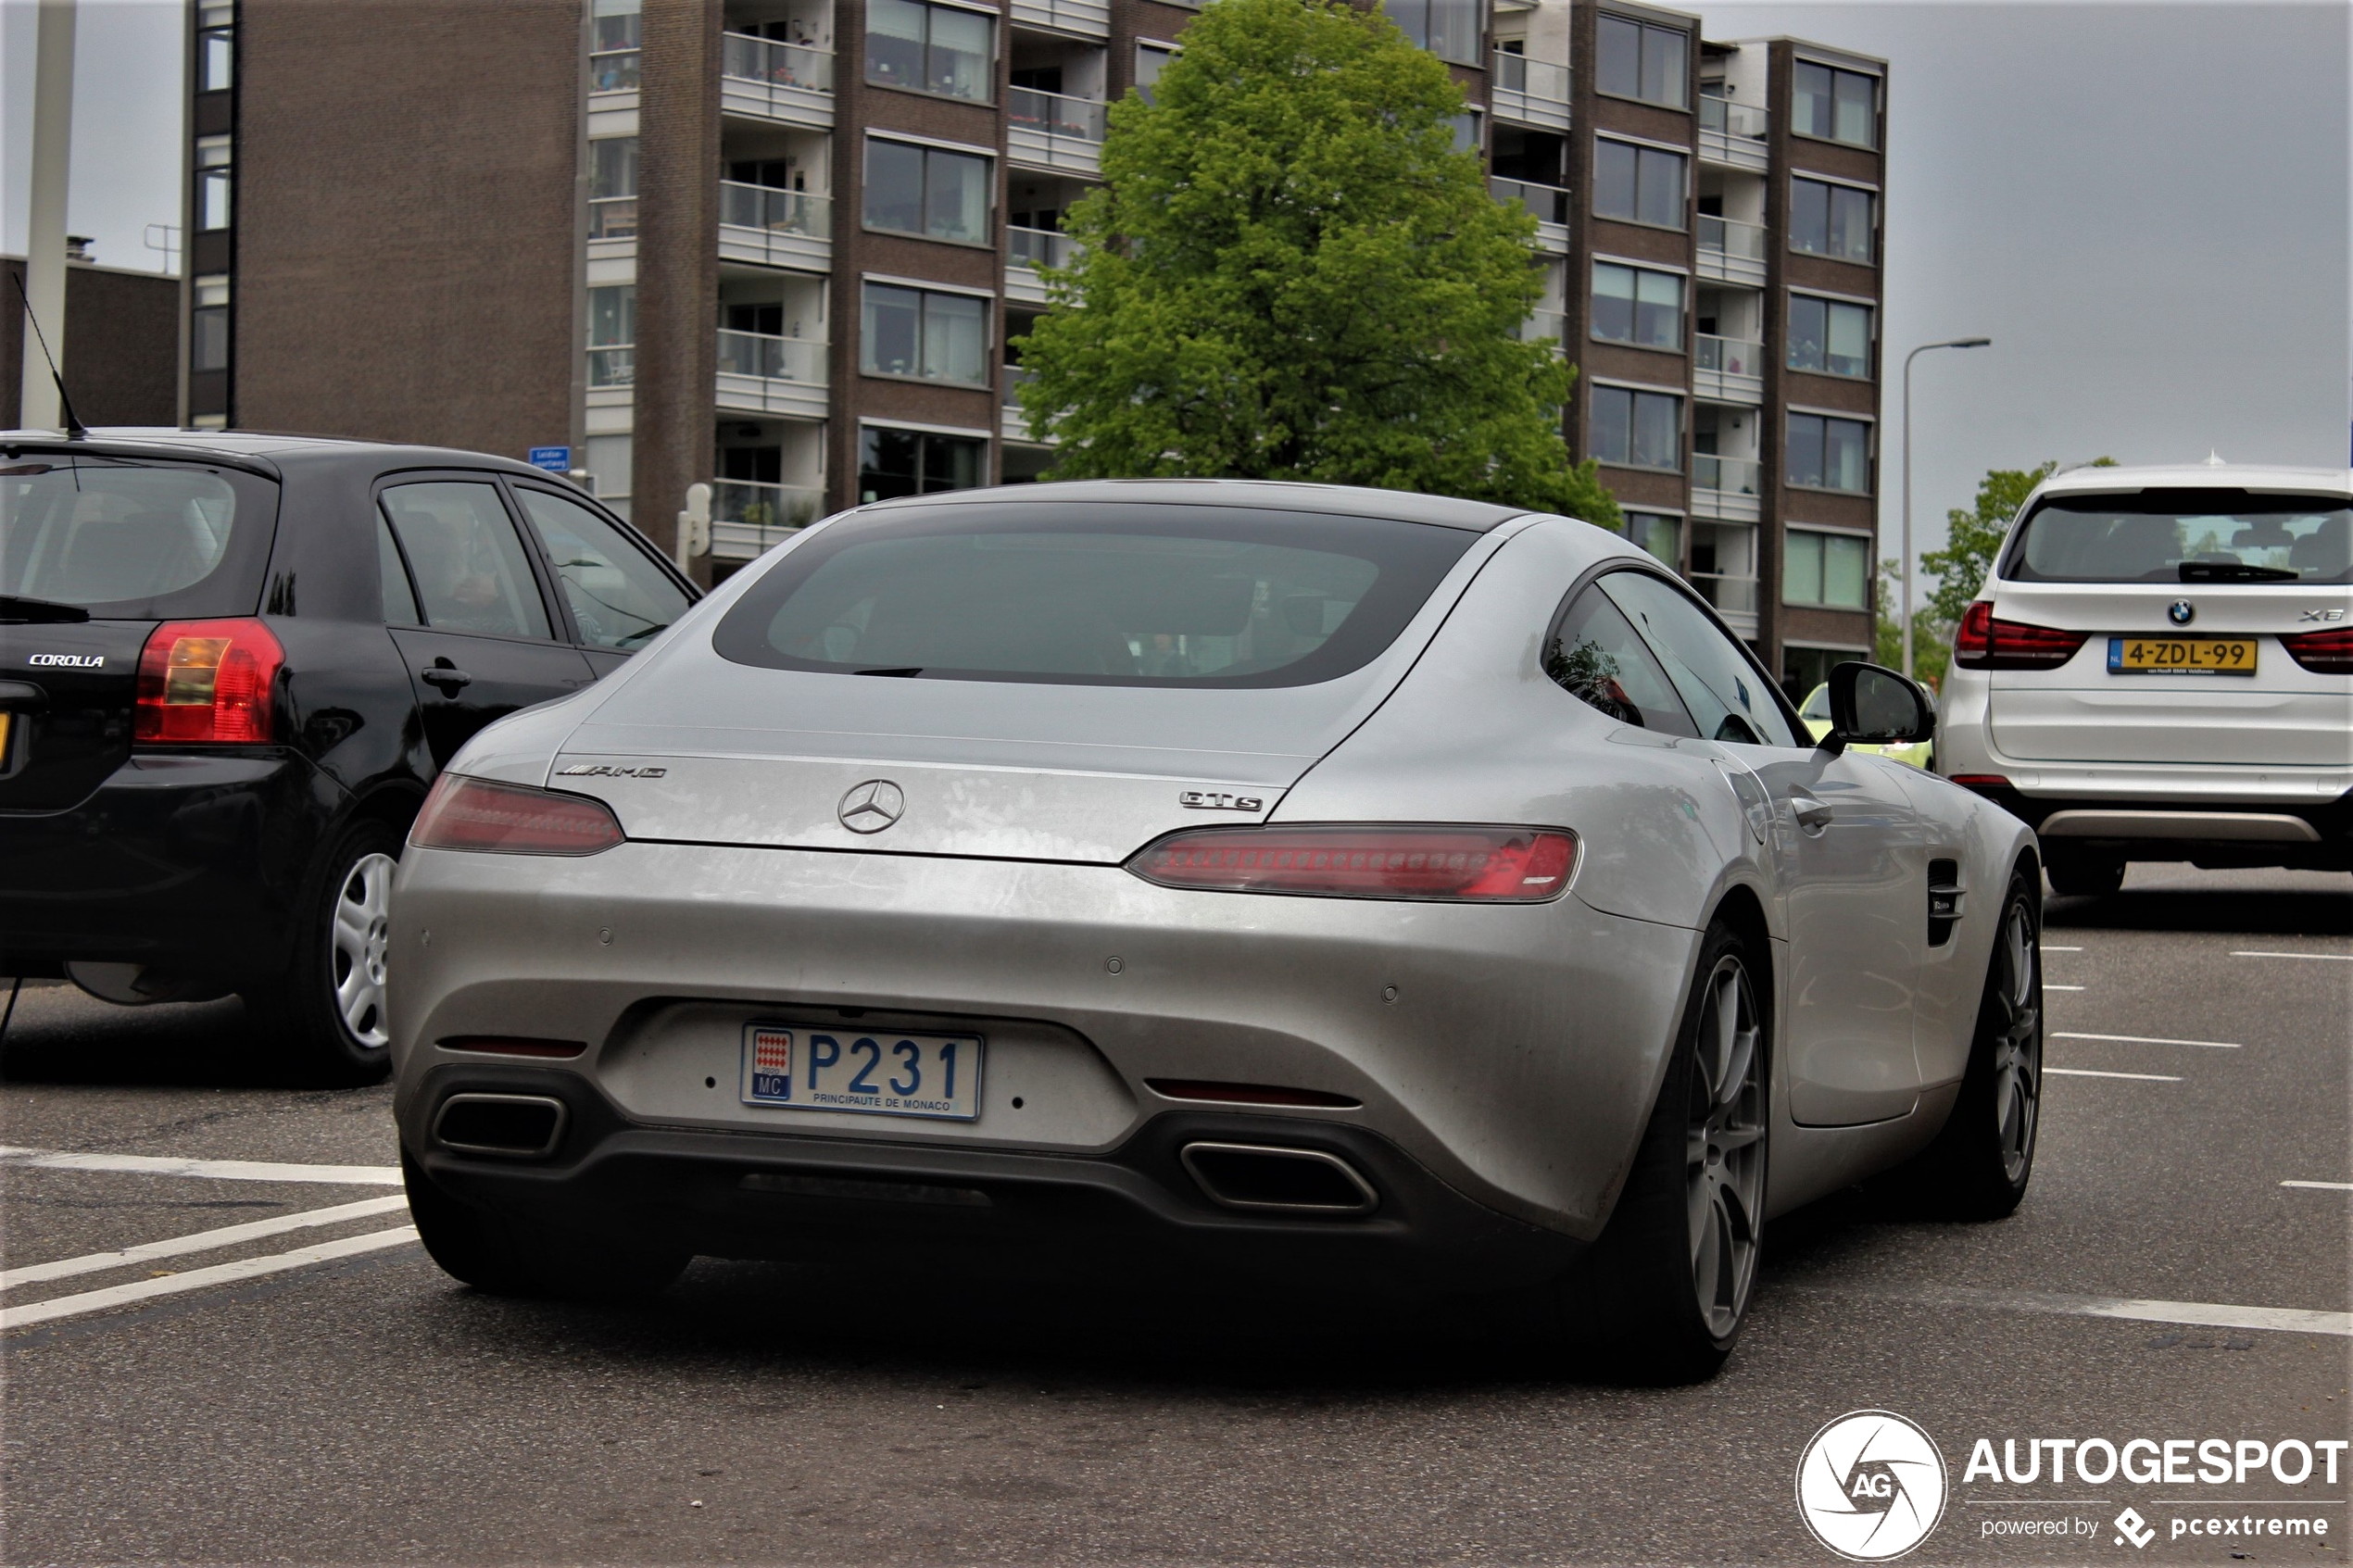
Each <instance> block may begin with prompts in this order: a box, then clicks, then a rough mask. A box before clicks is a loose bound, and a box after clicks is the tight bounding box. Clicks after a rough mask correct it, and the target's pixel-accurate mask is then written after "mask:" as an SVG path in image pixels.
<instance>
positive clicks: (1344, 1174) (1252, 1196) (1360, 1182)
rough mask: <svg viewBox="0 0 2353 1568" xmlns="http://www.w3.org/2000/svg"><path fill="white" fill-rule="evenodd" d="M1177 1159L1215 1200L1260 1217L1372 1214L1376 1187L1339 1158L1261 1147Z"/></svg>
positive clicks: (1229, 1147)
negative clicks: (1266, 1214) (1276, 1215)
mask: <svg viewBox="0 0 2353 1568" xmlns="http://www.w3.org/2000/svg"><path fill="white" fill-rule="evenodd" d="M1176 1158H1177V1159H1178V1160H1181V1161H1182V1162H1183V1164H1184V1167H1185V1169H1186V1170H1187V1171H1188V1172H1189V1173H1191V1174H1192V1178H1193V1180H1194V1181H1196V1182H1198V1183H1200V1184H1201V1189H1202V1191H1203V1192H1205V1193H1207V1194H1208V1195H1209V1197H1210V1198H1211V1200H1212V1201H1214V1202H1216V1203H1219V1204H1222V1205H1224V1206H1225V1207H1226V1208H1228V1209H1246V1210H1254V1211H1256V1212H1259V1213H1275V1214H1301V1215H1307V1214H1314V1215H1326V1216H1332V1217H1338V1216H1341V1215H1348V1214H1369V1213H1371V1212H1372V1211H1373V1210H1374V1209H1375V1208H1376V1207H1377V1206H1378V1204H1379V1202H1380V1195H1379V1194H1378V1193H1377V1192H1375V1191H1374V1190H1373V1185H1372V1184H1371V1183H1370V1182H1368V1181H1366V1180H1365V1178H1364V1177H1363V1176H1361V1175H1359V1174H1358V1173H1357V1171H1356V1167H1354V1166H1353V1165H1351V1164H1350V1163H1349V1162H1348V1161H1347V1160H1342V1159H1341V1158H1340V1156H1339V1155H1337V1154H1327V1153H1325V1152H1324V1151H1323V1150H1321V1149H1315V1148H1266V1147H1265V1146H1262V1145H1258V1144H1239V1143H1192V1144H1187V1145H1186V1146H1185V1147H1184V1148H1182V1149H1181V1150H1179V1151H1178V1153H1177V1156H1176Z"/></svg>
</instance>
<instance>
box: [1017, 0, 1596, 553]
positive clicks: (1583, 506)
mask: <svg viewBox="0 0 2353 1568" xmlns="http://www.w3.org/2000/svg"><path fill="white" fill-rule="evenodd" d="M1463 112H1464V108H1463V94H1462V90H1461V89H1460V88H1459V87H1457V86H1456V85H1455V83H1454V82H1453V77H1452V76H1451V75H1450V74H1449V73H1448V71H1447V69H1446V67H1445V66H1444V65H1442V64H1441V63H1440V61H1439V60H1438V59H1437V57H1436V56H1433V55H1431V54H1429V53H1428V51H1426V50H1423V49H1419V48H1416V47H1415V46H1414V45H1413V44H1411V43H1409V42H1407V41H1406V39H1405V36H1404V34H1403V33H1402V32H1400V31H1398V29H1397V27H1396V25H1395V24H1394V23H1393V22H1391V21H1390V20H1389V19H1388V18H1386V17H1383V16H1381V15H1380V14H1379V13H1378V12H1374V11H1359V10H1356V9H1354V8H1353V7H1352V6H1348V5H1345V4H1340V3H1337V0H1218V3H1217V4H1216V5H1214V6H1208V7H1206V8H1205V9H1203V10H1202V13H1201V15H1200V17H1199V19H1196V20H1195V21H1194V22H1193V23H1192V24H1191V25H1190V26H1189V27H1188V28H1187V29H1186V30H1185V51H1184V53H1183V54H1182V55H1180V56H1176V58H1175V59H1173V60H1171V61H1170V62H1169V64H1168V65H1167V67H1166V68H1165V69H1164V70H1163V71H1162V73H1161V77H1160V80H1159V82H1158V83H1157V84H1156V85H1155V87H1154V89H1153V101H1152V102H1151V103H1150V104H1147V103H1145V102H1143V101H1142V99H1140V98H1139V97H1138V96H1136V95H1135V94H1129V95H1128V97H1127V98H1126V100H1125V101H1123V102H1121V103H1119V104H1115V105H1114V106H1113V107H1112V109H1111V132H1110V136H1109V139H1108V140H1107V141H1106V142H1105V144H1104V147H1103V178H1104V185H1103V187H1102V188H1101V189H1100V190H1098V191H1096V192H1095V193H1094V194H1091V195H1089V196H1088V197H1087V198H1085V199H1084V200H1082V201H1080V202H1078V203H1077V204H1076V206H1074V207H1072V209H1071V211H1070V213H1069V216H1068V218H1067V220H1066V221H1065V224H1064V227H1065V230H1066V231H1067V232H1068V233H1069V234H1070V236H1071V238H1072V239H1073V240H1074V241H1076V245H1077V246H1078V247H1079V248H1078V249H1077V252H1076V255H1075V257H1073V258H1072V260H1071V261H1070V263H1069V265H1067V266H1065V267H1062V268H1048V269H1042V270H1041V271H1042V272H1043V275H1044V278H1045V281H1046V283H1047V287H1048V289H1049V291H1050V297H1051V299H1052V300H1053V302H1054V308H1053V309H1051V311H1049V312H1048V314H1047V315H1045V316H1044V317H1043V318H1042V319H1041V320H1039V321H1038V325H1037V327H1036V328H1035V329H1034V330H1033V331H1032V332H1030V333H1029V334H1028V335H1027V336H1026V338H1024V339H1022V340H1019V341H1018V343H1017V344H1016V347H1017V348H1018V349H1019V351H1020V353H1021V357H1022V364H1023V365H1024V366H1025V367H1026V369H1027V370H1030V371H1031V372H1032V376H1033V379H1032V380H1031V381H1030V382H1029V383H1028V384H1027V385H1026V386H1025V387H1024V388H1023V391H1022V403H1023V407H1024V408H1025V409H1026V411H1027V414H1028V417H1029V422H1030V426H1031V428H1032V429H1033V430H1035V431H1037V432H1038V433H1040V434H1042V435H1047V436H1050V437H1051V438H1053V439H1054V440H1056V441H1058V442H1060V443H1061V450H1060V451H1059V453H1058V454H1057V456H1056V458H1055V462H1054V467H1053V471H1052V474H1051V477H1053V478H1057V479H1079V478H1099V477H1106V476H1114V477H1115V476H1179V475H1184V476H1232V477H1239V478H1253V479H1287V480H1309V481H1320V482H1326V483H1346V484H1370V485H1379V486H1384V487H1387V488H1390V489H1398V490H1416V491H1424V492H1428V493H1431V494H1436V495H1461V496H1468V497H1472V498H1477V499H1486V500H1492V501H1498V502H1503V503H1506V504H1510V505H1516V506H1528V507H1533V508H1544V509H1547V510H1553V511H1560V512H1567V513H1571V514H1574V515H1577V516H1580V517H1585V518H1590V519H1592V520H1594V521H1601V522H1605V523H1607V524H1608V525H1610V526H1613V527H1615V526H1617V523H1618V521H1619V516H1618V511H1617V503H1616V502H1615V501H1614V500H1612V499H1611V497H1610V495H1609V493H1608V492H1607V491H1606V490H1604V488H1603V487H1602V485H1601V483H1600V482H1599V481H1598V480H1597V479H1596V478H1595V477H1594V474H1593V466H1592V463H1590V462H1588V463H1584V464H1581V465H1580V464H1576V463H1573V462H1571V461H1570V460H1569V456H1568V449H1567V444H1566V443H1565V442H1564V441H1563V440H1562V437H1561V428H1560V424H1561V408H1562V405H1563V404H1564V403H1565V402H1566V401H1567V397H1568V391H1569V386H1570V384H1571V382H1572V380H1573V379H1574V377H1575V375H1576V371H1575V370H1574V369H1573V368H1572V367H1571V366H1569V365H1568V364H1567V363H1566V362H1565V361H1563V360H1562V358H1560V356H1559V355H1558V354H1557V353H1555V352H1554V348H1553V347H1552V346H1551V345H1545V344H1541V343H1523V342H1521V341H1519V338H1518V336H1517V332H1518V329H1519V327H1520V324H1521V322H1523V321H1524V320H1526V319H1527V318H1528V316H1529V313H1530V312H1531V311H1532V310H1533V308H1534V307H1535V306H1536V303H1537V301H1538V299H1539V298H1540V297H1541V278H1540V275H1539V273H1538V271H1537V269H1536V253H1535V250H1534V245H1533V239H1534V234H1535V220H1533V219H1531V218H1530V217H1529V215H1528V213H1527V212H1526V211H1525V209H1523V208H1521V207H1518V206H1517V205H1516V204H1515V205H1514V206H1512V207H1503V206H1499V205H1498V204H1497V203H1496V202H1495V201H1493V200H1492V199H1491V197H1490V196H1489V194H1488V193H1487V185H1486V181H1485V179H1484V177H1483V175H1482V172H1481V170H1480V168H1479V163H1478V157H1477V155H1476V154H1474V153H1469V152H1462V151H1458V150H1456V148H1455V146H1454V142H1453V135H1454V132H1453V125H1452V123H1451V121H1452V119H1453V117H1455V116H1458V115H1460V114H1462V113H1463Z"/></svg>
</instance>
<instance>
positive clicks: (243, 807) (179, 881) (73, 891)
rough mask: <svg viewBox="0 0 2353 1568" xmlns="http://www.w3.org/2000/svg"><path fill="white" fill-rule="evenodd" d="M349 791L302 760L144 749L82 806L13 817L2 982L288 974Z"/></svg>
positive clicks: (9, 817)
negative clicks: (298, 921)
mask: <svg viewBox="0 0 2353 1568" xmlns="http://www.w3.org/2000/svg"><path fill="white" fill-rule="evenodd" d="M336 794H337V791H336V790H335V786H333V784H330V783H328V782H327V781H326V780H325V779H324V778H323V777H322V776H321V775H320V774H319V772H318V771H316V770H315V769H314V768H312V767H311V765H310V764H309V763H308V761H306V760H304V759H301V758H299V757H296V756H295V755H293V754H292V753H287V752H276V751H273V752H269V753H262V754H252V753H247V754H243V755H239V754H233V753H228V752H215V753H206V752H189V753H142V754H140V755H139V756H136V757H134V758H132V759H131V760H130V761H128V762H126V763H124V764H123V765H122V766H121V767H120V769H118V770H116V771H115V772H114V773H113V775H112V776H110V777H109V778H108V779H107V782H106V783H105V784H103V785H101V786H100V787H99V788H98V789H97V790H96V791H95V792H94V793H93V794H92V795H90V796H89V797H87V798H85V799H84V800H82V802H81V803H80V804H79V805H77V806H74V807H71V808H69V809H65V810H61V811H49V812H6V813H0V974H18V973H23V974H33V975H55V974H58V973H61V972H62V971H63V966H64V965H65V964H67V963H69V962H77V961H79V962H91V963H135V964H141V965H146V966H152V967H155V968H157V969H158V970H162V971H166V972H171V973H175V974H181V975H185V976H189V977H195V978H203V979H211V980H218V981H220V983H222V984H224V985H229V984H233V983H235V982H237V981H239V980H242V979H245V978H248V977H258V976H261V975H267V974H269V973H272V972H275V971H276V970H277V968H278V967H279V966H280V964H281V963H282V962H283V957H284V951H285V944H286V939H287V921H288V918H289V912H290V910H291V909H292V907H293V904H294V901H295V897H296V890H297V888H298V887H299V884H300V881H301V876H302V872H303V869H304V868H305V866H306V865H307V864H308V859H309V857H310V854H311V851H312V849H313V847H315V845H316V842H317V837H318V832H319V825H320V824H321V823H322V822H325V821H327V820H329V819H330V818H331V817H332V815H333V809H334V805H335V797H336Z"/></svg>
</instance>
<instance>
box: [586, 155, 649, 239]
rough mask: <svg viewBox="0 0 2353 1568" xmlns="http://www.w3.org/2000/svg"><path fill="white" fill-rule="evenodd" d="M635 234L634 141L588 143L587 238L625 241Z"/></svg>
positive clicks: (635, 181)
mask: <svg viewBox="0 0 2353 1568" xmlns="http://www.w3.org/2000/svg"><path fill="white" fill-rule="evenodd" d="M636 232H637V138H636V137H635V136H606V137H601V138H599V139H598V140H597V141H594V142H591V143H589V144H588V237H589V238H590V239H592V240H625V239H628V238H629V237H630V236H631V235H633V234H635V233H636Z"/></svg>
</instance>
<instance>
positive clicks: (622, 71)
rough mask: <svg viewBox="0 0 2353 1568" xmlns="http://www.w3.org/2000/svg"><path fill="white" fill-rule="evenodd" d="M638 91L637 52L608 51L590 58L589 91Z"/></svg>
mask: <svg viewBox="0 0 2353 1568" xmlns="http://www.w3.org/2000/svg"><path fill="white" fill-rule="evenodd" d="M636 90H637V51H636V50H635V49H608V50H605V51H604V52H603V53H601V54H596V55H591V56H588V91H590V92H591V93H635V91H636Z"/></svg>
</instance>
